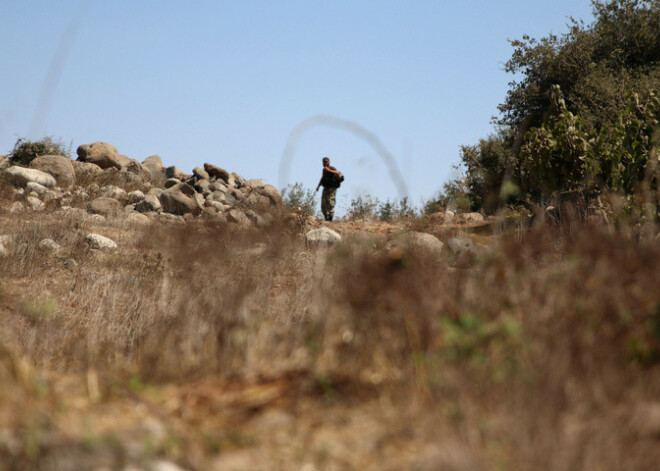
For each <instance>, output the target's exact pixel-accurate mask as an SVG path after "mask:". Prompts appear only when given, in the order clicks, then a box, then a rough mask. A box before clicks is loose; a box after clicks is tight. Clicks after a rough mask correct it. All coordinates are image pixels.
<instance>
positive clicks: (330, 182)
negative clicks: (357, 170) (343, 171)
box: [319, 165, 337, 188]
mask: <svg viewBox="0 0 660 471" xmlns="http://www.w3.org/2000/svg"><path fill="white" fill-rule="evenodd" d="M328 168H329V169H331V170H334V171H335V172H336V171H337V169H336V168H334V167H333V166H332V165H328V166H327V167H323V175H322V176H321V181H320V182H319V185H321V186H323V188H337V183H335V179H334V176H335V174H333V173H332V172H329V171H328Z"/></svg>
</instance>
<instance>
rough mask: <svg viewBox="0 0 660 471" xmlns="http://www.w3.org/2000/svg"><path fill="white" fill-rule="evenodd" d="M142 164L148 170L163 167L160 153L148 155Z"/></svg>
mask: <svg viewBox="0 0 660 471" xmlns="http://www.w3.org/2000/svg"><path fill="white" fill-rule="evenodd" d="M142 165H144V166H145V167H147V168H148V169H149V170H162V169H163V168H164V167H163V161H162V160H161V158H160V155H150V156H149V157H147V158H146V159H144V160H143V161H142Z"/></svg>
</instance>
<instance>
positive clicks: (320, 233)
mask: <svg viewBox="0 0 660 471" xmlns="http://www.w3.org/2000/svg"><path fill="white" fill-rule="evenodd" d="M305 240H306V241H307V244H308V245H321V246H323V245H332V244H335V243H337V242H339V241H340V240H341V235H339V234H338V233H337V232H335V231H333V230H332V229H329V228H327V227H321V228H319V229H313V230H311V231H309V232H308V233H307V234H305Z"/></svg>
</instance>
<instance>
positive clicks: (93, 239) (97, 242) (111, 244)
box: [85, 233, 117, 251]
mask: <svg viewBox="0 0 660 471" xmlns="http://www.w3.org/2000/svg"><path fill="white" fill-rule="evenodd" d="M85 241H87V243H88V244H89V245H90V246H91V247H92V248H93V249H97V250H107V251H110V250H115V249H116V248H117V243H116V242H115V241H114V240H112V239H110V238H108V237H105V236H102V235H100V234H94V233H92V234H87V235H86V236H85Z"/></svg>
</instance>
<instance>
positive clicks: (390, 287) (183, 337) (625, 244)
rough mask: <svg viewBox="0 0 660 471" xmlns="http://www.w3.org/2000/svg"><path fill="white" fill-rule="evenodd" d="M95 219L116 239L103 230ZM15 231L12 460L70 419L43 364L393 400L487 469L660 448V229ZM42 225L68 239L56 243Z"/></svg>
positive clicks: (633, 465) (11, 260) (14, 223)
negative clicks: (399, 242)
mask: <svg viewBox="0 0 660 471" xmlns="http://www.w3.org/2000/svg"><path fill="white" fill-rule="evenodd" d="M92 230H98V231H101V232H105V233H106V234H107V235H112V236H113V237H114V238H115V240H117V242H118V243H119V245H120V249H119V250H117V251H116V252H113V253H97V252H95V251H92V250H91V249H89V248H88V247H87V246H86V244H85V243H84V242H83V237H84V234H85V233H87V232H88V231H92ZM2 233H11V234H13V235H14V247H13V251H12V253H11V255H9V256H5V257H0V313H1V315H2V322H1V323H0V339H1V345H2V347H3V350H2V354H1V358H2V361H0V365H2V368H0V379H1V380H2V381H3V384H6V386H5V387H4V388H3V390H2V394H3V397H2V405H0V408H1V409H2V411H1V412H0V420H1V421H2V427H5V428H7V429H10V430H18V431H20V432H19V433H18V435H19V436H20V437H23V442H21V443H22V445H21V447H20V450H19V451H17V452H16V451H12V448H11V447H10V446H8V445H1V444H0V458H3V460H4V461H5V462H9V463H12V466H13V465H15V466H19V464H22V463H40V461H39V458H38V457H39V456H42V454H43V453H46V454H47V450H48V449H49V448H48V447H49V445H48V444H49V443H50V442H49V441H48V440H46V439H45V438H43V434H44V433H45V432H44V430H45V431H48V433H51V434H52V433H55V432H54V428H53V427H54V426H53V424H52V423H50V425H48V424H49V421H48V417H50V415H49V413H48V412H44V408H45V409H46V411H47V410H48V407H49V406H48V404H50V402H49V401H56V400H57V399H56V398H57V397H59V396H57V395H56V394H55V392H53V391H52V390H50V392H44V391H41V390H40V388H42V387H43V386H40V384H42V383H40V381H41V380H39V377H40V375H43V374H45V375H46V376H48V377H53V375H54V377H57V375H60V376H61V377H68V376H73V377H79V378H84V381H83V382H84V384H85V385H86V389H87V391H86V393H87V394H88V395H91V396H95V398H96V400H97V401H103V400H110V398H112V397H115V396H116V395H117V394H118V392H117V391H118V389H117V388H118V386H117V385H126V384H129V382H130V381H132V380H133V379H134V378H138V379H139V382H140V384H150V385H153V387H159V386H163V387H164V386H165V385H168V384H174V385H179V386H186V385H195V384H198V383H199V382H204V381H218V380H220V381H227V382H230V383H232V384H241V383H242V384H261V383H267V382H271V381H286V384H287V386H286V387H287V389H286V394H285V397H284V403H286V404H288V405H287V406H286V407H289V408H291V410H292V411H293V413H294V414H295V411H296V406H295V404H296V402H297V401H298V399H299V398H301V397H304V398H307V399H308V400H312V401H318V404H319V407H320V408H323V407H333V405H337V404H345V405H347V407H351V408H355V410H356V411H357V410H359V409H360V408H361V407H363V405H364V404H367V403H371V401H377V402H378V403H379V404H381V406H379V407H380V409H379V412H378V413H379V414H382V415H383V417H388V419H387V421H388V422H387V423H388V424H389V427H391V429H392V430H391V433H392V435H391V436H392V437H393V438H391V440H392V441H393V443H394V442H397V441H398V442H401V441H404V442H405V441H406V440H408V441H410V442H417V441H421V442H423V443H427V444H434V443H436V444H437V443H439V442H441V441H443V440H446V438H447V436H449V435H451V436H453V437H454V440H455V441H457V442H458V443H460V444H461V446H463V447H464V448H465V449H466V450H468V453H469V454H470V455H471V456H472V457H474V459H473V460H471V461H470V463H472V464H471V465H470V466H473V468H472V469H520V470H527V469H530V470H531V469H549V470H550V469H552V470H554V469H562V470H564V469H612V470H615V469H616V470H621V469H657V463H658V462H660V447H659V446H658V444H659V442H658V440H659V438H660V424H658V423H653V421H652V420H651V419H652V417H651V419H649V415H652V414H648V413H645V411H646V410H647V409H645V408H646V407H653V405H654V404H658V402H659V401H658V397H660V396H659V395H658V393H659V392H660V374H659V373H660V369H659V368H660V290H659V289H658V287H659V286H660V244H659V242H658V239H657V236H656V235H655V233H657V228H654V229H653V230H652V231H650V232H649V231H648V230H644V231H642V230H637V229H635V228H630V227H627V228H625V230H623V229H622V230H616V229H611V228H608V227H603V226H595V225H585V224H582V223H579V222H578V221H570V222H556V221H555V222H553V223H552V224H545V225H539V226H537V227H534V228H532V229H529V230H525V231H520V230H517V231H515V234H513V235H511V236H509V235H507V234H501V235H499V236H497V237H494V238H492V240H491V241H490V245H489V248H488V250H485V251H484V252H482V253H481V254H480V256H478V257H477V258H476V259H474V260H472V261H471V262H470V263H468V264H467V265H462V266H461V267H452V266H450V265H448V263H447V262H446V261H444V260H443V259H438V257H437V256H436V255H433V254H430V253H427V252H424V251H422V250H419V249H409V250H407V251H406V252H405V253H404V255H403V257H399V256H397V257H392V256H390V253H388V252H387V250H386V249H384V248H383V247H381V246H380V245H378V244H377V245H374V244H369V243H365V242H359V240H358V239H351V238H347V242H345V243H343V244H339V245H338V246H336V247H334V248H332V249H329V250H319V249H315V248H310V247H306V246H305V245H304V244H303V243H302V241H301V239H300V238H299V236H298V235H297V234H295V233H292V231H291V230H290V229H288V228H286V227H274V228H271V229H269V230H259V231H257V230H255V231H236V230H232V229H231V227H230V226H226V225H213V224H211V223H208V222H206V223H200V224H187V225H169V226H160V227H159V228H158V230H155V228H154V226H148V227H147V228H132V227H127V226H125V225H122V223H120V222H117V223H112V222H109V223H108V224H106V225H105V226H102V227H97V226H93V225H90V223H88V222H86V221H85V220H84V219H83V220H72V219H67V218H64V217H62V216H59V215H53V216H45V215H34V214H32V215H30V214H28V215H26V216H24V217H23V218H22V219H20V220H17V218H15V217H9V216H7V215H5V216H3V218H2V219H1V220H0V234H2ZM46 237H49V238H53V239H54V240H56V241H57V242H58V243H60V245H62V247H63V248H62V250H61V251H60V252H57V253H55V254H46V253H44V252H42V251H41V250H40V249H39V248H38V243H39V241H40V240H41V239H43V238H46ZM71 260H75V262H76V264H71V263H70V261H71ZM278 384H279V383H278ZM121 388H122V387H119V391H121V390H122V389H121ZM194 389H195V388H194V387H193V388H192V389H191V391H194ZM40 391H41V392H40ZM21 397H27V398H30V400H27V401H24V402H23V403H22V402H21V401H20V400H19V399H20V398H21ZM287 397H288V399H287ZM60 400H61V397H60ZM260 407H262V406H260ZM199 414H202V412H200V413H199ZM299 419H300V420H304V417H300V418H299ZM190 420H191V421H192V422H190V423H198V422H196V421H198V420H202V418H201V417H199V416H198V417H196V418H195V419H194V420H193V419H190ZM383 420H386V419H383ZM649 420H651V422H649ZM44 421H45V422H44ZM184 421H185V420H184ZM656 422H657V421H656ZM411 430H414V433H413V432H411ZM55 431H56V430H55ZM39 433H40V434H42V435H41V439H40V440H41V441H39V440H37V439H36V438H34V440H36V441H37V442H38V443H37V445H35V446H36V447H37V448H36V451H35V450H32V451H30V450H29V447H27V445H26V443H29V440H28V439H27V438H25V437H28V438H29V437H31V436H32V435H34V434H39ZM411 433H412V435H410V434H411ZM406 437H408V438H406ZM410 437H413V438H410ZM70 438H71V440H74V441H75V437H70ZM188 439H189V440H191V441H194V440H196V438H194V435H193V436H191V437H189V438H188ZM0 441H1V440H0ZM180 453H181V455H179V456H184V457H185V452H180ZM402 456H403V455H402ZM35 457H36V458H35ZM30 459H32V460H33V461H29V460H30ZM401 459H402V460H403V458H401ZM26 460H27V461H26ZM34 460H36V461H34ZM191 460H192V458H191ZM189 462H190V463H195V460H192V461H189ZM401 463H407V462H406V461H401ZM401 466H403V464H401ZM10 468H11V467H10ZM393 469H395V468H393ZM456 469H459V468H456ZM460 469H463V468H460Z"/></svg>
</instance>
